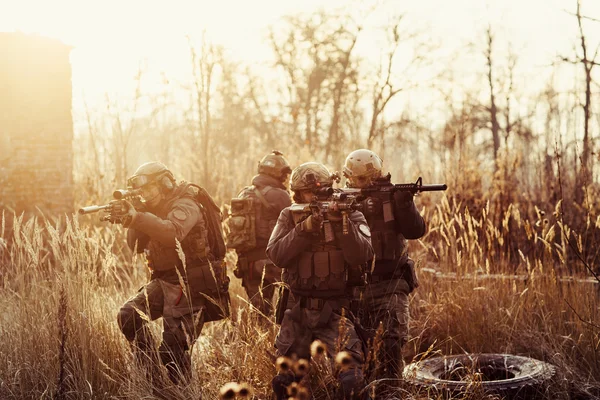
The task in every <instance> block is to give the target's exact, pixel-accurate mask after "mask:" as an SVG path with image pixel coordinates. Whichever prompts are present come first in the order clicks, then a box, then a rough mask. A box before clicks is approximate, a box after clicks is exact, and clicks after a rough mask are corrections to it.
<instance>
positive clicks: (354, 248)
mask: <svg viewBox="0 0 600 400" xmlns="http://www.w3.org/2000/svg"><path fill="white" fill-rule="evenodd" d="M301 167H302V166H300V167H298V168H301ZM293 179H294V174H292V180H293ZM292 189H293V187H292ZM295 199H296V197H295ZM303 217H306V216H305V215H302V214H300V215H298V213H295V212H294V213H292V211H291V210H290V208H286V209H284V210H283V211H282V212H281V214H280V216H279V219H278V221H277V225H276V227H275V229H274V230H273V233H272V235H271V239H270V240H269V244H268V246H267V255H268V256H269V258H270V259H271V260H272V261H273V263H274V264H275V265H277V266H279V267H281V268H283V281H284V282H286V283H287V284H289V287H290V290H291V292H292V294H293V295H294V297H295V299H296V300H297V302H296V304H295V305H294V307H293V308H292V309H288V310H286V311H285V314H284V317H283V320H282V322H281V327H280V330H279V333H278V335H277V338H276V341H275V347H276V349H277V352H278V354H279V355H292V354H296V355H297V356H298V357H300V358H307V359H308V358H310V344H311V343H312V342H313V341H314V340H317V339H318V340H321V341H322V342H324V343H325V344H326V346H327V349H328V352H329V354H330V355H331V356H335V354H336V352H337V351H339V350H342V349H343V350H346V351H348V352H349V353H350V354H351V355H352V357H353V358H354V364H353V365H352V367H351V369H349V370H347V371H344V372H342V373H340V374H339V376H338V380H339V381H340V384H341V391H342V396H343V398H344V399H350V398H354V397H351V396H352V395H351V393H354V395H353V396H356V395H357V393H358V392H359V391H360V389H361V388H362V384H363V376H362V368H361V367H362V363H363V362H364V354H363V350H362V342H361V340H360V338H359V337H358V335H357V333H356V331H355V329H354V326H353V324H352V323H351V322H350V321H349V320H347V319H343V318H342V317H341V315H342V309H344V308H347V307H348V306H349V301H350V298H349V294H348V290H347V279H348V274H349V270H350V269H351V268H355V267H357V266H358V265H360V264H363V263H365V262H366V261H367V260H368V259H370V258H371V257H372V255H373V252H372V248H371V243H370V232H369V229H368V227H367V225H366V221H365V218H364V216H363V215H362V214H361V213H360V212H358V211H355V212H352V213H350V214H348V232H347V233H346V234H344V233H342V222H341V221H330V222H328V221H325V223H331V226H332V228H333V231H334V233H335V238H334V240H333V241H331V242H325V237H324V234H323V231H322V229H319V230H316V231H315V232H307V231H306V229H305V224H304V223H303V222H304V221H306V220H307V219H309V218H311V216H309V217H308V218H303ZM341 323H344V327H341V326H340V324H341ZM340 331H345V333H346V335H345V337H344V338H340V339H341V343H340V344H338V336H339V334H340ZM278 377H279V376H277V377H275V378H274V380H273V389H274V391H275V393H276V395H277V396H278V397H277V398H278V399H281V398H286V397H285V395H284V390H285V388H284V386H285V385H286V384H289V383H290V381H285V380H284V381H281V380H278Z"/></svg>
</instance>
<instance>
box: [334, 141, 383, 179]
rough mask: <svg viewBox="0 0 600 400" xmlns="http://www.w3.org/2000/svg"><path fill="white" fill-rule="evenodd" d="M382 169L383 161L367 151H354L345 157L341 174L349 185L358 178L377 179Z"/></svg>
mask: <svg viewBox="0 0 600 400" xmlns="http://www.w3.org/2000/svg"><path fill="white" fill-rule="evenodd" d="M382 169H383V161H382V160H381V158H380V157H379V156H378V155H377V154H376V153H375V152H373V151H371V150H368V149H359V150H354V151H353V152H352V153H350V154H348V157H346V162H345V163H344V169H343V173H344V176H345V177H346V179H348V180H349V181H350V183H354V182H353V181H354V180H356V179H358V178H371V179H375V178H379V177H381V172H382Z"/></svg>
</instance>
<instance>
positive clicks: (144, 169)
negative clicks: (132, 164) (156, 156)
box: [127, 161, 175, 190]
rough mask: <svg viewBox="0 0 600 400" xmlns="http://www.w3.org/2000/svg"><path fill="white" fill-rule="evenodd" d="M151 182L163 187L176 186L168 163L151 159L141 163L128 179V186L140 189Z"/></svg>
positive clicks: (167, 188) (170, 187)
mask: <svg viewBox="0 0 600 400" xmlns="http://www.w3.org/2000/svg"><path fill="white" fill-rule="evenodd" d="M149 183H158V184H159V186H161V187H162V188H163V189H166V190H172V189H173V188H174V186H175V178H174V177H173V173H172V172H171V171H169V169H168V168H167V167H166V165H164V164H163V163H161V162H158V161H150V162H147V163H144V164H142V165H140V166H139V167H138V169H136V170H135V172H134V173H133V175H132V176H131V177H130V178H129V179H127V186H128V187H129V188H132V189H139V188H141V187H142V186H145V185H147V184H149Z"/></svg>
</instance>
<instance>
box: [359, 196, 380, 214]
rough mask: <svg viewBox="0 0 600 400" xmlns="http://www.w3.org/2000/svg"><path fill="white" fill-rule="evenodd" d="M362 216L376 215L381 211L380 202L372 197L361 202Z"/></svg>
mask: <svg viewBox="0 0 600 400" xmlns="http://www.w3.org/2000/svg"><path fill="white" fill-rule="evenodd" d="M361 204H362V212H363V214H364V215H376V214H378V213H379V210H380V209H381V201H380V200H379V199H375V198H373V197H368V198H366V199H365V200H363V201H362V202H361Z"/></svg>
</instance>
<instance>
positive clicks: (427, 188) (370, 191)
mask: <svg viewBox="0 0 600 400" xmlns="http://www.w3.org/2000/svg"><path fill="white" fill-rule="evenodd" d="M446 189H448V185H446V184H445V183H441V184H433V185H424V184H423V178H421V177H419V179H417V181H416V182H415V183H395V184H394V183H392V182H391V175H390V174H389V173H388V174H387V175H386V176H383V177H381V178H376V179H374V180H373V183H372V184H371V186H369V187H366V188H362V189H358V188H344V189H343V191H344V193H349V194H352V195H354V196H356V199H357V200H358V201H360V200H364V199H365V198H367V197H371V196H373V195H376V194H393V193H395V192H397V191H400V192H411V193H412V194H413V195H414V194H417V193H420V192H436V191H441V190H446Z"/></svg>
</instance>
